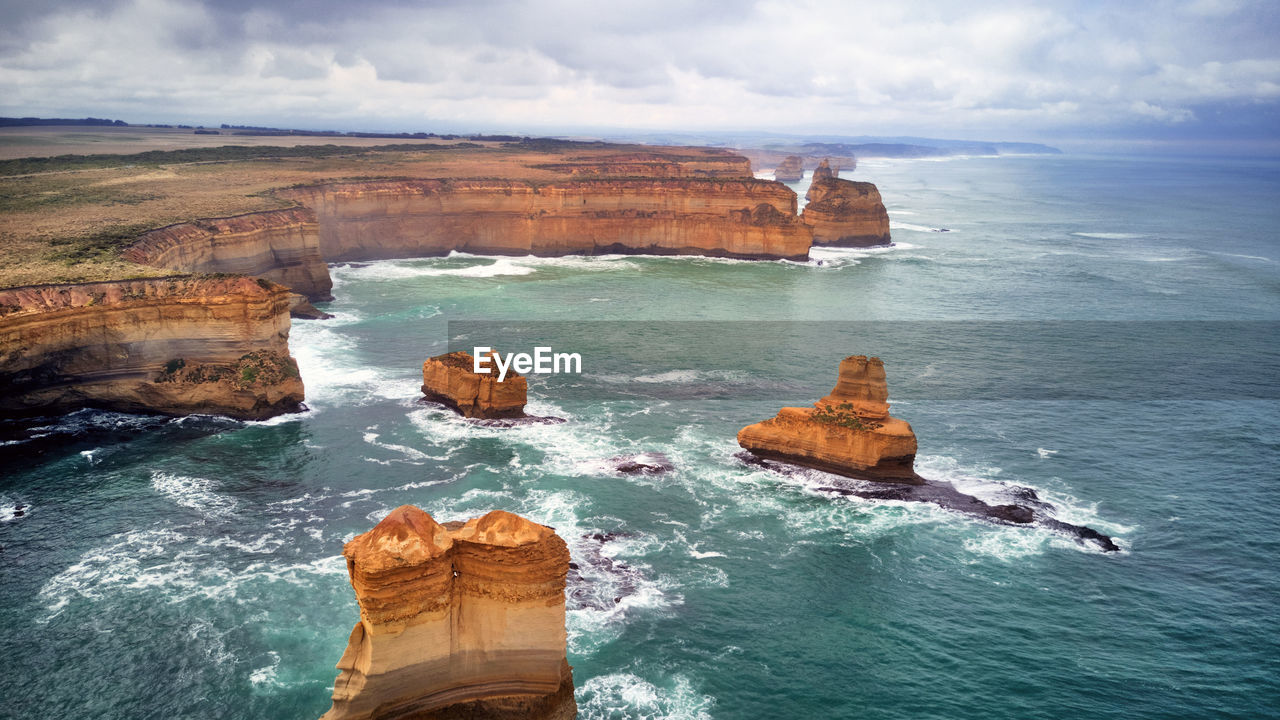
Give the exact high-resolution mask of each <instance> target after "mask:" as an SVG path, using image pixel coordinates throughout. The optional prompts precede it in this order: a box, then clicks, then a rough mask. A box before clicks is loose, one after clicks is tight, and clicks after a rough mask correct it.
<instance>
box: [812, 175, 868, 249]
mask: <svg viewBox="0 0 1280 720" xmlns="http://www.w3.org/2000/svg"><path fill="white" fill-rule="evenodd" d="M838 175H839V170H836V171H834V172H833V171H832V170H831V167H830V163H828V161H826V160H823V161H822V164H821V165H819V166H818V168H817V169H816V170H814V171H813V181H812V182H811V183H810V184H809V192H808V193H806V194H805V199H806V200H808V204H807V205H805V206H804V213H803V214H802V217H803V219H804V221H805V223H807V224H808V225H809V226H810V227H812V228H813V244H814V245H836V246H840V247H869V246H873V245H888V244H889V243H890V238H889V213H888V211H886V210H885V208H884V201H883V200H882V199H881V198H880V191H879V190H878V189H877V188H876V186H875V185H873V184H871V183H868V182H854V181H853V180H842V179H840V177H839V176H838Z"/></svg>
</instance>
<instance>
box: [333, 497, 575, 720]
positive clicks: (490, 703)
mask: <svg viewBox="0 0 1280 720" xmlns="http://www.w3.org/2000/svg"><path fill="white" fill-rule="evenodd" d="M343 555H344V556H346V558H347V571H348V572H349V573H350V575H351V585H352V587H353V588H354V589H355V592H356V600H357V602H358V603H359V605H360V621H359V622H357V623H356V625H355V628H354V629H353V630H352V631H351V637H350V639H349V641H348V643H347V649H346V651H345V652H344V653H343V655H342V659H341V660H340V661H339V662H338V669H339V670H340V673H339V675H338V679H337V681H336V682H335V683H334V688H333V707H332V708H331V709H330V710H329V712H327V713H326V714H325V715H324V718H323V719H322V720H353V719H356V718H360V719H366V718H367V719H369V720H381V719H390V718H419V719H426V718H434V719H441V720H442V719H444V718H486V719H492V720H498V719H507V718H510V719H513V720H514V719H515V718H534V719H546V720H569V719H570V718H573V717H575V715H576V714H577V704H576V703H575V701H574V697H573V674H572V669H571V668H570V667H569V664H568V662H567V660H566V657H565V648H566V633H565V578H566V576H567V574H568V572H569V550H568V548H567V546H566V545H565V542H564V540H562V539H561V538H560V537H559V536H558V535H556V533H555V531H554V530H552V529H551V528H548V527H545V526H543V525H538V524H536V523H533V522H530V521H528V520H525V519H524V518H521V517H519V516H517V515H512V514H511V513H508V512H503V511H501V510H495V511H493V512H491V513H489V514H487V515H485V516H483V517H481V518H476V519H473V520H469V521H467V522H466V523H445V524H443V525H441V524H439V523H437V522H436V521H435V520H433V519H432V518H431V516H430V515H428V514H427V513H425V512H423V511H422V510H420V509H418V508H416V507H413V506H410V505H405V506H402V507H399V508H396V509H395V510H393V511H392V512H391V514H389V515H388V516H387V517H386V518H385V519H383V520H382V522H380V523H378V525H377V526H376V527H374V528H373V529H372V530H370V531H369V532H366V533H364V534H363V535H359V536H357V537H355V538H354V539H352V540H351V542H349V543H347V544H346V547H345V548H343Z"/></svg>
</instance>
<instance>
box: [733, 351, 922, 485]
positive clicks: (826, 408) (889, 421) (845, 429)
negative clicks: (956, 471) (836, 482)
mask: <svg viewBox="0 0 1280 720" xmlns="http://www.w3.org/2000/svg"><path fill="white" fill-rule="evenodd" d="M888 399H889V389H888V385H887V383H886V381H885V372H884V363H883V362H881V361H880V358H874V357H873V358H868V357H866V356H864V355H854V356H850V357H847V358H845V359H844V360H843V361H841V362H840V374H839V377H838V379H837V380H836V386H835V388H834V389H833V390H832V391H831V394H830V395H827V396H826V397H824V398H822V399H821V400H819V401H818V402H816V403H814V407H812V408H797V407H784V408H782V410H781V411H780V412H779V413H778V415H777V417H775V418H773V419H771V420H765V421H764V422H759V423H756V424H754V425H748V426H747V427H745V428H743V429H742V430H740V431H738V444H739V445H741V446H742V447H744V448H746V449H747V450H749V451H751V452H752V453H753V454H755V455H757V456H758V457H762V458H766V459H770V460H782V461H784V462H790V463H795V464H797V465H806V466H808V467H813V468H817V469H819V470H825V471H827V472H833V473H837V474H840V475H845V476H847V477H853V478H859V479H864V480H879V481H884V482H899V483H909V484H919V483H921V482H923V480H922V479H921V478H920V476H918V475H916V473H915V467H914V465H915V457H916V436H915V433H914V432H912V430H911V425H909V424H908V423H907V422H906V421H904V420H900V419H898V418H895V417H892V416H890V415H889V403H888Z"/></svg>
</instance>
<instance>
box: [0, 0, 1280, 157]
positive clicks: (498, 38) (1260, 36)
mask: <svg viewBox="0 0 1280 720" xmlns="http://www.w3.org/2000/svg"><path fill="white" fill-rule="evenodd" d="M0 115H37V116H43V117H54V116H56V117H83V116H85V115H93V116H97V117H112V118H122V119H124V120H126V121H129V122H135V123H145V122H167V123H179V122H181V123H195V124H217V123H222V122H229V123H236V124H259V125H272V126H288V127H305V128H315V129H340V130H357V129H359V130H397V131H399V130H408V131H418V130H424V131H440V132H444V131H463V132H466V131H477V130H484V131H509V132H521V133H571V132H590V131H597V132H598V131H601V130H608V129H633V130H692V131H712V130H734V131H741V130H765V131H776V132H783V133H825V134H842V135H907V134H914V135H930V136H935V137H955V138H968V139H991V140H997V139H1004V140H1031V141H1052V142H1061V141H1067V142H1070V141H1073V140H1074V141H1097V142H1099V143H1108V142H1110V143H1117V142H1128V141H1133V140H1136V141H1143V142H1147V141H1159V142H1175V141H1195V142H1208V143H1213V142H1231V141H1236V142H1240V141H1248V142H1263V143H1267V144H1276V143H1277V142H1280V2H1277V0H1155V1H1152V2H1084V1H1071V0H1060V1H1046V2H1001V1H999V0H994V1H991V2H972V3H968V2H961V1H953V0H937V1H935V0H892V1H890V0H877V1H876V2H861V1H858V0H843V1H838V0H837V1H832V2H802V1H797V0H786V1H781V0H780V1H764V2H745V1H744V2H718V1H715V2H713V1H711V0H642V1H640V2H630V1H627V0H622V1H610V0H595V1H594V2H572V1H568V0H538V1H536V2H534V1H529V2H515V1H512V0H465V1H459V2H454V1H452V0H418V1H416V2H411V1H409V0H316V1H305V0H282V1H279V2H261V1H258V0H0Z"/></svg>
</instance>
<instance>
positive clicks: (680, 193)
mask: <svg viewBox="0 0 1280 720" xmlns="http://www.w3.org/2000/svg"><path fill="white" fill-rule="evenodd" d="M279 194H280V195H281V196H282V197H285V198H288V199H293V200H295V201H297V202H299V203H301V204H303V205H305V206H307V207H309V208H311V209H313V210H314V211H315V213H316V216H317V219H318V220H319V223H320V251H321V254H322V255H323V256H324V257H325V259H326V260H328V261H330V262H336V261H344V260H371V259H385V258H398V257H417V256H427V255H444V254H448V253H449V252H450V251H453V250H458V251H465V252H471V253H477V254H491V255H544V256H556V255H577V254H581V255H591V254H602V253H639V254H655V255H709V256H718V257H735V258H759V259H777V258H787V259H797V260H799V259H805V258H807V257H808V253H809V245H810V243H811V237H812V232H811V231H810V229H809V228H808V226H806V225H805V224H803V223H801V222H800V221H799V220H798V219H797V217H796V197H795V193H793V192H792V191H791V190H790V189H789V188H787V187H786V186H784V185H781V184H778V183H774V182H768V181H761V180H753V179H737V180H716V179H705V180H703V179H680V180H636V179H616V180H578V181H558V182H548V183H535V182H531V181H522V180H402V181H386V182H361V183H334V184H327V185H318V186H313V187H304V188H292V189H289V190H284V191H281V192H280V193H279Z"/></svg>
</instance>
